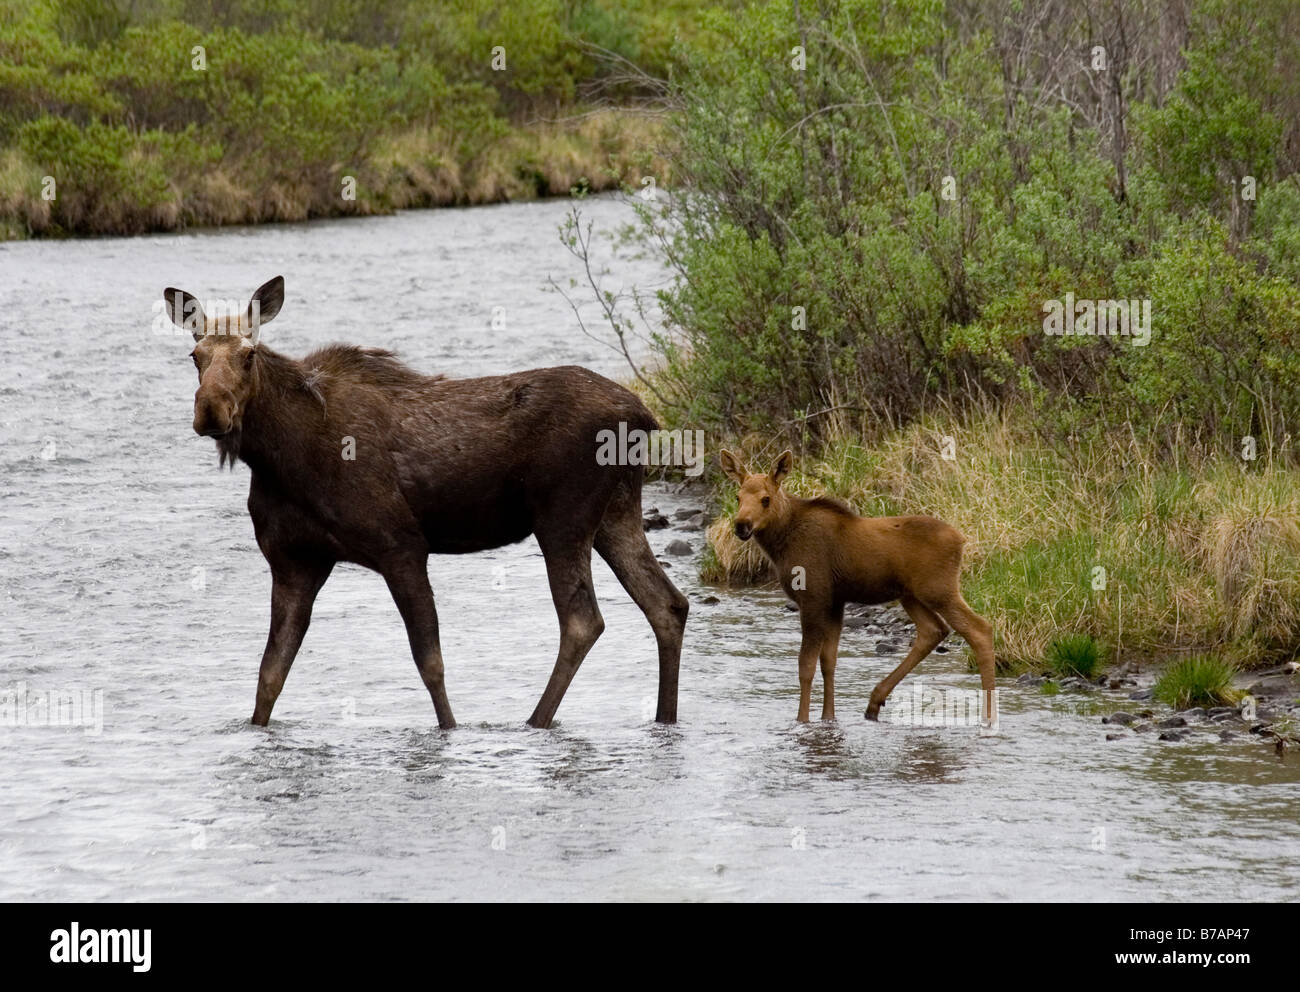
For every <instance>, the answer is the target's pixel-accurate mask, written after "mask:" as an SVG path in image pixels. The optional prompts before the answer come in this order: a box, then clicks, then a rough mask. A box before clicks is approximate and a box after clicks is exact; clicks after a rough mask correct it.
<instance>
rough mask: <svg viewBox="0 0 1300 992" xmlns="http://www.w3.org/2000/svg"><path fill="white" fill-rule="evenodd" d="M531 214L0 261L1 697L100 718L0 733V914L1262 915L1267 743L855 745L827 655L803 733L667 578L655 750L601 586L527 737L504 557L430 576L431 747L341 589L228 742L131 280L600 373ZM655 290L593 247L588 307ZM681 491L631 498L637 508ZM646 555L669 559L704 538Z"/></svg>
mask: <svg viewBox="0 0 1300 992" xmlns="http://www.w3.org/2000/svg"><path fill="white" fill-rule="evenodd" d="M567 206H568V205H567V204H566V203H563V202H543V203H526V204H512V205H503V206H494V207H478V208H472V209H468V210H431V211H419V212H410V213H403V214H399V215H397V216H393V217H380V218H367V219H349V220H339V221H321V222H314V223H311V224H305V225H283V226H266V227H258V228H244V229H227V230H219V231H201V232H194V233H187V234H182V235H175V236H164V237H148V238H135V239H125V238H112V239H103V240H74V241H62V242H55V241H42V242H26V243H11V244H0V465H2V466H3V468H2V470H0V602H2V603H3V621H0V666H2V668H0V676H2V677H0V690H9V691H11V693H16V692H18V691H19V689H21V691H22V692H24V693H27V694H29V695H31V696H32V697H33V698H37V697H39V696H40V694H42V693H47V692H50V691H63V692H85V693H87V694H88V695H87V696H85V697H80V696H78V697H76V698H78V699H81V698H85V699H86V701H87V706H88V710H87V712H88V713H89V712H94V705H95V704H94V702H93V701H94V700H96V699H98V700H100V701H101V703H102V710H101V711H99V716H100V717H101V718H102V729H99V730H97V729H96V728H95V727H50V726H42V725H40V721H39V720H37V719H33V718H31V717H30V715H29V717H28V718H26V719H25V720H24V719H18V720H17V721H16V722H18V724H19V725H18V726H0V742H3V743H2V744H0V747H2V748H3V760H2V761H0V768H2V769H3V771H2V772H0V899H5V900H15V899H36V900H56V899H57V900H176V899H181V900H268V899H269V900H344V899H362V900H426V899H440V900H441V899H447V900H474V899H493V900H540V899H548V900H549V899H559V900H569V899H573V900H576V899H618V900H647V899H669V900H729V899H735V900H776V899H797V900H832V899H895V900H968V899H998V900H1031V899H1048V900H1058V899H1065V900H1083V901H1090V900H1136V899H1142V900H1192V899H1229V900H1245V899H1249V900H1286V899H1295V898H1296V897H1297V867H1296V862H1297V852H1298V851H1300V818H1298V817H1297V810H1298V809H1300V802H1297V796H1298V795H1300V792H1298V790H1297V786H1298V785H1300V761H1297V759H1296V756H1295V755H1294V754H1288V755H1287V756H1285V757H1282V758H1279V757H1278V756H1277V755H1275V754H1274V753H1273V752H1272V750H1271V749H1269V748H1266V747H1264V746H1262V745H1260V744H1259V743H1258V742H1257V741H1253V740H1251V739H1250V738H1249V736H1248V735H1246V736H1245V737H1244V738H1241V739H1239V742H1238V743H1227V744H1224V743H1220V742H1219V741H1218V740H1217V738H1215V737H1214V736H1213V735H1202V736H1199V737H1198V736H1193V737H1192V738H1190V739H1189V740H1187V741H1183V742H1178V743H1169V742H1160V741H1158V740H1157V739H1156V735H1155V734H1150V735H1146V736H1140V735H1130V736H1129V737H1128V738H1127V739H1124V740H1119V741H1113V742H1108V741H1106V740H1105V734H1104V731H1105V730H1106V729H1107V728H1105V727H1103V726H1102V725H1101V724H1100V722H1099V716H1100V714H1101V713H1102V712H1104V711H1105V709H1106V708H1107V707H1108V706H1110V705H1111V704H1109V703H1106V702H1104V701H1099V700H1098V699H1097V698H1096V696H1097V694H1096V693H1093V694H1091V695H1090V694H1083V693H1075V694H1071V693H1062V694H1061V695H1059V696H1050V697H1049V696H1044V695H1042V694H1040V693H1039V691H1038V690H1036V689H1033V688H1029V687H1022V686H1018V685H1014V684H1012V683H1011V682H1010V680H1007V681H1005V682H1004V684H1003V689H1002V701H1001V707H1002V726H1001V733H1000V734H998V735H997V736H993V737H981V736H979V735H978V734H977V733H976V732H975V731H974V730H972V729H970V728H964V727H918V726H906V725H901V724H896V723H890V722H882V723H879V724H870V723H867V722H866V721H865V720H864V719H863V718H862V708H863V706H864V705H865V703H866V700H867V696H868V695H869V693H870V690H871V687H872V686H873V685H874V684H875V683H876V682H877V681H878V680H879V679H880V678H881V677H882V676H883V675H884V674H885V673H886V672H887V671H888V670H889V669H890V668H892V667H893V665H894V664H896V663H897V658H896V657H881V656H876V655H875V654H873V653H871V650H870V649H871V639H870V638H868V637H866V636H864V635H863V634H862V632H861V631H852V630H850V631H846V633H845V637H844V643H843V645H842V647H841V653H840V664H839V670H838V676H837V690H838V691H837V695H838V710H839V714H840V721H839V722H838V723H836V724H827V725H823V724H820V723H813V724H809V725H804V726H800V725H798V724H796V723H795V722H794V720H793V717H794V713H795V709H796V703H797V693H798V680H797V677H796V665H795V657H796V654H797V649H798V639H799V635H798V623H797V619H796V618H795V616H794V614H792V613H790V612H788V611H787V610H786V609H785V608H784V604H783V601H782V599H781V597H780V596H779V595H775V594H773V593H771V592H767V591H763V590H744V591H737V590H725V589H712V588H708V587H704V586H702V585H701V584H700V583H699V582H698V581H697V579H696V578H695V574H696V570H695V564H694V562H693V561H692V559H691V558H690V557H676V558H672V557H665V558H664V560H666V561H669V562H670V563H671V564H672V567H671V570H670V572H669V574H670V576H671V577H672V578H673V580H674V581H675V582H676V583H677V584H678V586H679V587H680V588H681V589H682V590H683V591H684V592H686V593H687V595H688V596H689V597H690V598H691V600H692V614H691V620H690V623H689V625H688V627H687V636H686V646H685V650H684V654H683V659H682V678H681V697H680V715H681V722H680V723H679V724H678V725H676V726H674V727H661V726H658V725H656V724H654V723H653V721H652V719H651V718H652V717H653V710H654V703H653V700H654V694H655V687H656V683H657V665H656V661H655V649H654V641H653V637H652V635H651V632H650V629H649V627H648V625H647V624H646V623H645V621H644V619H643V618H642V616H641V614H640V613H639V611H638V610H637V609H636V608H635V607H634V606H633V604H632V603H631V601H630V600H629V599H627V597H626V596H625V595H624V594H623V592H622V590H621V588H620V587H619V586H618V584H617V582H616V581H615V580H614V579H613V577H612V575H611V574H610V572H609V571H608V569H607V568H606V567H605V566H604V564H603V562H600V561H599V559H597V561H596V563H595V565H594V569H595V574H596V582H597V588H598V593H599V595H600V599H601V608H602V611H603V613H604V616H605V619H606V624H607V629H606V631H605V634H604V636H603V637H602V638H601V639H600V641H599V642H598V643H597V645H596V646H595V648H594V649H593V650H592V652H591V654H590V655H589V656H588V658H587V660H586V661H585V663H584V664H583V666H582V668H581V670H580V671H579V673H578V675H577V677H576V679H575V680H574V683H573V685H572V687H571V688H570V690H569V693H568V695H567V697H566V698H565V700H564V703H563V705H562V706H561V707H560V711H559V715H558V719H557V721H556V724H555V727H554V728H553V729H551V730H548V731H539V730H533V729H530V728H528V727H526V726H525V725H524V720H525V718H526V717H527V716H528V714H529V713H530V712H531V711H532V708H533V706H534V704H535V703H536V702H537V699H538V697H539V696H540V694H541V691H542V688H543V686H544V685H545V683H546V679H547V677H548V675H549V673H550V670H551V666H552V663H553V661H554V653H555V649H556V646H557V643H558V631H557V626H556V622H555V616H554V612H553V610H552V607H551V603H550V598H549V596H548V594H547V591H546V581H545V574H544V570H543V564H542V559H541V557H540V555H539V552H538V550H537V546H536V543H535V542H534V541H533V540H532V539H529V540H528V541H525V542H523V543H521V544H519V545H515V546H513V547H508V548H502V549H500V550H497V551H494V552H491V553H484V554H478V555H469V556H463V557H443V558H434V559H431V561H430V570H429V571H430V578H431V581H432V583H433V587H434V592H435V596H436V598H437V603H438V609H439V614H440V619H441V628H442V644H443V653H444V657H445V658H446V665H447V687H448V693H449V697H450V701H451V704H452V706H453V708H454V710H455V713H456V716H457V719H458V720H459V721H460V722H461V725H460V727H458V728H457V729H456V730H454V731H452V732H450V733H443V732H440V731H439V730H438V728H437V724H436V721H435V719H434V713H433V707H432V705H431V704H430V701H429V697H428V694H427V693H426V691H425V690H424V688H423V686H422V685H421V683H420V680H419V678H418V676H417V674H416V671H415V667H414V665H413V664H412V662H411V658H410V654H409V650H408V647H407V642H406V636H405V631H404V629H403V626H402V623H401V621H400V619H399V617H398V615H397V611H396V609H395V607H394V606H393V604H392V602H391V600H390V599H389V597H388V593H387V591H386V589H385V586H384V583H383V581H382V580H381V579H380V578H379V577H378V576H377V575H374V574H372V573H368V572H365V571H364V570H361V569H359V568H354V567H348V566H343V567H340V568H338V569H336V570H335V572H334V575H333V577H332V578H331V580H330V582H329V583H328V584H327V585H326V587H325V589H324V591H323V592H322V593H321V596H320V598H319V600H318V602H317V606H316V611H315V616H314V620H313V623H312V627H311V630H310V632H309V633H308V635H307V639H306V642H305V644H304V646H303V649H302V651H301V653H300V654H299V656H298V660H297V663H296V664H295V666H294V668H293V672H292V674H291V675H290V677H289V680H288V683H287V685H286V688H285V690H284V693H283V695H282V696H281V697H280V700H279V703H278V705H277V707H276V710H275V715H274V718H273V720H272V723H271V726H270V727H269V728H267V729H257V728H253V727H251V726H250V725H249V724H248V717H249V714H250V713H251V711H252V705H253V695H254V689H255V686H256V680H257V668H258V661H259V659H260V655H261V651H262V647H263V644H264V641H265V637H266V627H267V621H268V617H269V610H270V603H269V599H270V597H269V592H270V577H269V573H268V570H267V567H266V564H265V562H264V561H263V559H262V557H261V555H260V553H259V552H258V549H257V546H256V544H255V542H254V540H253V531H252V524H251V522H250V520H249V518H248V514H247V511H246V508H245V499H246V497H247V489H248V471H247V468H246V467H244V466H243V465H240V466H238V467H237V468H236V469H235V470H234V471H233V472H230V471H220V470H218V467H217V458H216V453H215V451H214V447H213V444H212V442H211V441H210V440H207V439H202V438H199V437H197V436H195V435H194V433H193V432H192V430H191V428H190V421H191V416H192V398H193V392H194V388H195V384H196V383H195V377H194V372H193V369H192V366H191V364H190V361H189V359H188V358H187V357H186V356H187V352H188V350H189V347H190V343H189V341H188V339H187V338H184V337H177V336H172V335H169V334H167V335H159V334H155V333H154V332H153V329H152V324H153V320H154V313H155V311H154V309H153V308H154V305H155V302H156V301H158V300H159V299H160V297H161V291H162V290H163V288H164V287H166V286H168V285H175V286H179V287H182V288H184V289H187V290H189V291H190V292H192V293H194V294H196V295H197V296H199V297H200V298H201V299H203V298H208V297H212V296H221V297H238V298H241V299H242V298H246V297H247V296H248V295H249V294H250V293H251V292H252V290H253V289H254V288H255V287H256V286H258V285H260V284H261V283H262V282H264V281H265V280H266V279H268V278H270V277H271V276H273V275H276V274H283V275H284V276H285V279H286V283H287V298H286V303H285V308H284V310H283V311H282V313H281V314H280V316H279V317H278V318H277V319H276V321H275V322H274V323H273V324H271V325H269V326H268V328H267V329H266V331H265V333H266V336H267V337H266V340H267V342H268V343H269V344H271V346H272V347H275V348H277V349H278V350H282V351H285V352H287V353H289V354H291V355H301V354H303V353H304V352H305V351H307V350H309V349H311V348H313V347H316V346H319V345H322V344H325V343H328V342H331V341H338V340H342V341H348V342H351V343H356V344H363V345H371V346H380V347H388V348H392V349H394V350H396V351H397V352H398V353H399V354H400V355H401V357H402V358H403V359H404V360H406V361H408V362H409V363H410V364H412V365H413V366H415V367H416V368H419V369H422V370H425V371H439V372H445V373H447V374H451V375H458V376H464V375H475V374H486V373H496V372H505V371H511V370H517V369H524V368H530V367H535V366H541V365H548V364H561V363H576V364H583V365H587V366H589V367H591V368H594V369H596V370H597V371H600V372H603V373H605V374H609V375H614V376H621V377H626V376H627V369H626V366H625V365H624V364H623V361H622V359H621V357H620V356H618V355H616V354H614V353H613V352H612V351H611V350H609V349H608V348H607V347H603V346H602V345H601V344H599V343H597V342H594V341H592V340H590V339H588V338H586V337H584V336H583V335H582V334H581V332H580V331H579V330H578V328H577V324H576V322H575V319H574V317H573V315H572V313H571V311H570V310H569V308H568V306H567V304H566V303H565V302H564V300H563V299H562V298H561V297H559V296H558V295H557V294H556V293H554V292H553V291H551V290H550V289H549V287H548V285H547V279H548V276H553V277H555V278H556V279H557V280H560V281H566V280H567V279H568V278H569V277H570V276H577V275H578V274H579V273H578V268H577V264H576V262H575V261H574V260H573V259H571V258H570V257H569V256H568V254H567V253H566V252H565V251H564V249H563V247H562V246H561V245H560V243H559V241H558V237H557V234H556V229H557V226H558V225H559V223H560V222H561V220H562V219H563V216H564V213H565V211H566V209H567ZM586 209H587V211H588V213H589V214H590V215H591V216H592V217H594V218H595V219H596V220H597V221H598V227H599V228H605V229H608V228H610V227H612V226H613V225H615V224H616V223H619V222H622V221H625V220H627V219H629V217H628V216H627V208H626V207H625V206H623V205H622V204H620V203H618V202H616V201H613V200H604V199H601V200H595V201H591V202H590V203H588V204H587V207H586ZM664 278H665V277H664V273H663V272H662V271H661V270H660V269H659V268H658V267H657V266H656V264H655V263H654V262H653V261H651V260H646V259H639V258H635V257H630V256H621V257H619V258H618V260H617V261H616V262H614V263H613V264H612V272H611V274H610V276H609V280H610V282H609V285H610V286H611V287H612V288H618V287H619V286H623V285H626V286H632V285H636V286H639V287H641V288H642V289H646V290H652V289H653V288H655V287H656V286H659V285H662V284H663V282H664ZM498 307H499V308H503V309H502V310H499V311H495V314H496V317H497V327H496V328H495V329H494V328H493V326H492V323H493V317H494V308H498ZM682 426H686V425H682ZM709 453H710V455H712V454H713V452H712V451H711V450H710V452H709ZM701 499H702V497H701V495H700V494H699V493H698V492H694V493H687V494H677V493H675V492H674V491H673V490H670V489H669V488H667V487H665V486H663V485H662V484H659V485H654V486H651V487H650V489H649V491H648V492H647V496H646V505H647V507H648V506H650V505H655V506H657V507H658V508H659V509H660V510H661V511H663V512H665V513H667V515H668V516H670V517H671V516H672V515H673V513H674V511H676V510H677V509H680V508H683V507H687V506H697V505H701ZM650 538H651V541H652V543H653V544H654V545H655V547H656V550H657V551H660V552H662V550H663V548H664V547H665V545H666V544H667V543H668V542H669V541H671V540H680V539H685V540H688V541H689V542H690V543H691V544H692V545H693V548H694V551H695V552H696V553H698V552H699V550H700V549H701V546H702V539H703V535H702V534H701V533H700V532H698V531H697V532H691V533H683V532H681V531H678V530H675V529H666V530H656V531H652V532H651V534H650ZM709 597H717V602H708V598H709ZM974 605H975V606H976V608H977V609H978V607H979V604H978V603H976V604H974ZM918 677H919V678H921V679H923V680H924V683H925V684H926V685H928V686H933V687H938V688H945V689H973V688H974V687H975V686H976V685H977V679H976V677H975V676H974V675H973V674H971V673H970V672H968V670H967V668H966V665H965V662H964V660H963V658H962V652H961V651H960V650H951V651H950V652H949V653H947V654H945V655H935V656H932V657H931V658H929V659H928V660H927V661H926V662H925V663H923V665H922V666H921V667H920V669H918V672H917V673H916V674H915V675H913V676H912V677H911V678H910V679H909V680H908V681H905V682H904V683H903V684H902V686H901V687H900V689H899V690H898V692H899V693H904V692H907V691H908V690H909V688H910V686H911V684H912V681H913V680H915V679H917V678H918ZM96 694H98V695H96ZM819 700H820V680H819V682H818V685H817V687H816V689H815V694H814V707H813V711H814V714H815V713H816V712H817V711H818V709H819ZM1112 708H1113V706H1112ZM886 712H888V708H887V710H886ZM9 722H10V723H13V722H15V720H12V719H11V720H10V721H9Z"/></svg>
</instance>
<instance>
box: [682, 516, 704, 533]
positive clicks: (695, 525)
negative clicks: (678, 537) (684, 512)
mask: <svg viewBox="0 0 1300 992" xmlns="http://www.w3.org/2000/svg"><path fill="white" fill-rule="evenodd" d="M708 522H709V521H708V518H707V517H705V516H704V514H703V513H697V514H695V516H693V517H687V518H686V520H685V522H684V523H683V524H682V530H704V528H705V527H706V526H708Z"/></svg>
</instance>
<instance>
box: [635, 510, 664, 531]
mask: <svg viewBox="0 0 1300 992" xmlns="http://www.w3.org/2000/svg"><path fill="white" fill-rule="evenodd" d="M667 526H668V518H667V517H665V516H664V515H663V514H662V513H660V512H659V511H658V510H651V511H650V512H649V513H647V514H646V515H645V516H644V517H642V518H641V528H642V530H662V529H663V528H665V527H667Z"/></svg>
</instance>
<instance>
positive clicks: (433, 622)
mask: <svg viewBox="0 0 1300 992" xmlns="http://www.w3.org/2000/svg"><path fill="white" fill-rule="evenodd" d="M383 576H384V581H385V582H387V583H388V591H389V592H390V593H392V595H393V602H395V603H396V604H397V610H398V612H399V613H401V614H402V621H403V622H404V623H405V624H406V636H407V639H408V640H409V641H410V642H411V657H413V658H414V659H415V667H416V668H418V669H419V670H420V678H421V679H422V680H423V681H424V686H425V688H426V689H428V690H429V695H430V696H431V697H432V698H433V710H434V712H435V713H436V714H437V715H438V726H439V727H440V728H442V729H443V730H451V729H452V728H453V727H455V726H456V718H455V717H454V716H452V715H451V704H450V703H449V702H447V688H446V686H445V685H444V683H443V668H442V648H441V647H440V646H439V644H438V611H437V608H436V607H435V606H434V604H433V590H432V589H431V588H430V587H429V565H428V558H427V557H425V556H423V555H421V556H420V557H418V558H412V559H404V560H402V561H400V562H397V563H394V564H392V565H390V566H388V567H385V568H384V569H383Z"/></svg>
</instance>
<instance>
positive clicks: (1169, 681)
mask: <svg viewBox="0 0 1300 992" xmlns="http://www.w3.org/2000/svg"><path fill="white" fill-rule="evenodd" d="M1235 674H1236V668H1235V667H1234V666H1233V665H1231V664H1229V663H1228V662H1226V661H1223V660H1222V659H1220V658H1216V657H1214V656H1212V655H1196V656H1194V657H1191V658H1183V659H1181V660H1179V661H1176V662H1174V663H1173V664H1172V665H1170V666H1169V667H1168V668H1167V669H1165V672H1164V674H1163V675H1161V676H1160V679H1159V680H1158V681H1157V682H1156V684H1155V689H1154V695H1155V698H1156V699H1159V700H1160V701H1161V702H1163V703H1168V704H1169V705H1170V706H1173V707H1175V708H1176V709H1180V710H1185V709H1187V708H1188V707H1190V706H1223V705H1227V704H1230V703H1235V702H1236V701H1237V698H1238V695H1239V694H1238V693H1237V692H1236V691H1235V690H1234V689H1233V688H1232V677H1233V675H1235Z"/></svg>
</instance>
